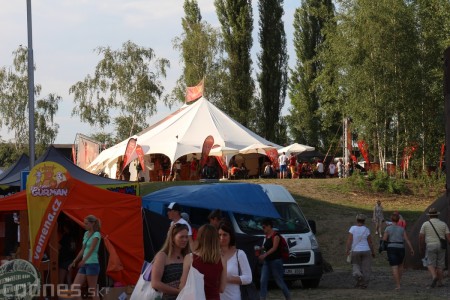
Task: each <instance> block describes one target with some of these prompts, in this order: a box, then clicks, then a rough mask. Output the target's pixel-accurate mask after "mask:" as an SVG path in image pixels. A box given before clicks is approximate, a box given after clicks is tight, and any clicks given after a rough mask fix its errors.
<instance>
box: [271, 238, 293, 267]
mask: <svg viewBox="0 0 450 300" xmlns="http://www.w3.org/2000/svg"><path fill="white" fill-rule="evenodd" d="M276 235H278V236H279V237H280V243H279V244H278V248H279V249H280V253H281V259H282V260H284V261H287V260H288V259H289V245H288V243H287V241H286V239H285V238H284V237H283V236H282V235H281V234H279V233H278V232H275V233H274V234H273V235H272V238H273V237H274V236H276Z"/></svg>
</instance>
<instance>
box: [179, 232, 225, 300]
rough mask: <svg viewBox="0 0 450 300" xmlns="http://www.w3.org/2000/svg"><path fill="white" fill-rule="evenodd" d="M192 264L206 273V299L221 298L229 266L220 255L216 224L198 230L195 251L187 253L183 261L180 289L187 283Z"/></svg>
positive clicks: (215, 299) (214, 299)
mask: <svg viewBox="0 0 450 300" xmlns="http://www.w3.org/2000/svg"><path fill="white" fill-rule="evenodd" d="M191 266H192V267H194V268H196V269H197V270H198V271H199V272H200V273H202V274H203V275H204V288H205V296H206V300H220V293H222V292H223V291H224V289H225V284H226V280H227V268H226V262H225V261H224V259H223V258H222V257H221V255H220V246H219V235H218V234H217V229H216V228H215V227H214V226H212V225H210V224H205V225H203V226H202V227H200V229H199V230H198V235H197V243H196V248H195V251H194V253H192V255H186V257H185V259H184V262H183V275H181V282H180V290H181V289H183V288H184V286H185V285H186V281H187V276H188V273H189V270H190V268H191Z"/></svg>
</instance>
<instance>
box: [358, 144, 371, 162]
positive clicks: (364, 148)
mask: <svg viewBox="0 0 450 300" xmlns="http://www.w3.org/2000/svg"><path fill="white" fill-rule="evenodd" d="M358 148H359V151H361V155H362V156H363V157H364V160H365V162H366V163H367V167H366V169H368V168H369V167H370V159H369V150H368V148H369V147H368V146H367V144H366V142H365V141H364V140H359V141H358Z"/></svg>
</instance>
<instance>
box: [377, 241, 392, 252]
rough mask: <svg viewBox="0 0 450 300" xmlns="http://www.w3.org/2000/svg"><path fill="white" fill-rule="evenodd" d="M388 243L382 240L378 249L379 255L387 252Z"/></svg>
mask: <svg viewBox="0 0 450 300" xmlns="http://www.w3.org/2000/svg"><path fill="white" fill-rule="evenodd" d="M388 244H389V243H388V242H387V241H385V240H380V246H379V247H378V253H381V252H383V251H387V246H388Z"/></svg>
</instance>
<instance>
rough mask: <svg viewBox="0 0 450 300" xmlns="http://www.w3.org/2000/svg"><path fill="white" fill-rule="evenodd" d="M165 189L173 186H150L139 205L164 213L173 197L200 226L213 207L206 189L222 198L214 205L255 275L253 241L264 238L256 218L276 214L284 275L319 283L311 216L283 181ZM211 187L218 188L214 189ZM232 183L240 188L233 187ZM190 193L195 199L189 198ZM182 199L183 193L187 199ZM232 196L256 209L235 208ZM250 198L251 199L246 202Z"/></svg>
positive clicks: (288, 278)
mask: <svg viewBox="0 0 450 300" xmlns="http://www.w3.org/2000/svg"><path fill="white" fill-rule="evenodd" d="M246 186H248V187H249V189H248V191H249V192H247V193H246V192H245V191H246V190H247V189H245V187H246ZM255 186H259V188H257V189H256V190H255ZM169 189H172V191H171V193H160V194H155V193H158V192H155V193H152V194H149V195H147V196H144V197H143V207H144V208H147V209H150V210H152V211H154V212H156V213H159V214H162V215H165V214H166V206H167V204H168V203H170V202H172V201H175V202H177V203H179V204H180V205H181V206H182V208H183V211H185V212H187V213H188V214H189V215H190V221H191V223H192V224H193V225H194V226H196V225H197V226H200V225H202V224H204V223H206V222H207V216H208V214H209V212H210V210H211V208H212V207H211V206H209V205H208V203H209V201H208V200H209V199H208V195H211V197H214V199H211V201H216V203H222V205H223V207H214V208H219V209H222V211H223V214H224V217H225V218H228V219H229V221H230V222H231V223H232V224H233V227H234V229H235V231H236V233H237V235H238V238H237V246H238V248H240V249H243V250H244V251H246V253H247V257H248V258H249V262H250V264H251V265H252V267H253V272H254V273H255V274H254V275H255V278H259V271H260V265H259V263H258V259H257V258H256V256H255V246H261V245H262V242H263V239H264V235H263V231H262V225H261V222H262V220H263V219H264V218H265V215H272V216H273V215H279V216H278V217H276V218H273V219H274V229H275V230H276V231H278V232H279V233H280V234H282V236H283V237H284V238H285V239H286V242H287V244H288V246H289V259H288V260H287V261H285V262H284V271H285V280H286V281H294V280H301V282H302V285H303V287H305V288H314V287H317V286H318V285H319V282H320V279H321V277H322V274H323V259H322V254H321V252H320V249H319V243H318V242H317V239H316V237H315V235H314V233H315V223H314V221H307V219H306V218H305V216H304V215H303V212H302V211H301V209H300V206H299V205H298V204H297V202H296V201H295V199H294V198H293V197H292V195H291V194H290V193H289V192H288V191H287V190H286V189H285V188H284V187H283V186H279V185H275V184H259V185H255V184H249V183H218V184H205V185H202V186H198V185H197V186H192V189H195V190H196V193H197V192H198V195H201V196H196V195H195V194H191V193H189V192H188V190H189V186H182V187H181V186H179V187H171V188H169ZM216 189H220V192H217V191H216ZM236 189H239V192H238V193H237V192H236ZM261 190H262V193H261ZM255 191H259V192H258V193H257V192H255ZM164 195H167V196H164ZM255 195H256V197H260V198H263V199H260V200H261V206H263V204H266V202H267V203H268V204H269V206H266V207H265V208H264V209H265V212H261V211H257V207H258V203H257V201H258V199H255ZM164 197H167V199H164ZM220 197H222V198H223V199H222V198H220ZM266 197H267V198H268V199H269V200H270V202H271V203H272V205H270V202H269V201H268V200H267V198H266ZM192 198H195V199H197V200H196V201H194V202H193V201H192ZM218 198H220V199H218ZM183 199H186V201H184V200H183ZM233 201H238V202H239V203H240V204H242V202H243V201H249V205H252V207H255V210H254V212H253V213H252V212H251V210H250V211H246V212H245V213H243V212H236V211H235V210H234V209H233V207H232V202H233ZM250 201H252V203H251V204H250ZM255 201H256V202H255ZM255 203H256V204H255ZM187 204H189V205H187ZM194 205H195V206H194ZM230 205H231V206H230ZM269 210H271V211H269Z"/></svg>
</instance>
